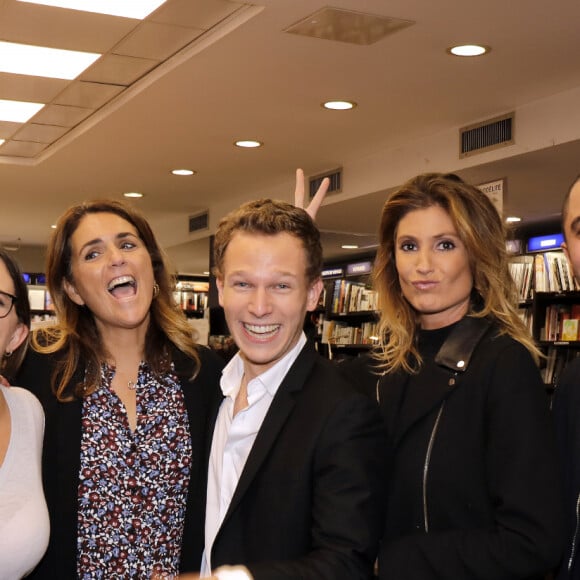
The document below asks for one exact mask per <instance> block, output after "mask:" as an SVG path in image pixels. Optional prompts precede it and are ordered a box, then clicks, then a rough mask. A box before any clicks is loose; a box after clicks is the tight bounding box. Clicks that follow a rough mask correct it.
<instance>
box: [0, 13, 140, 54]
mask: <svg viewBox="0 0 580 580" xmlns="http://www.w3.org/2000/svg"><path fill="white" fill-rule="evenodd" d="M0 8H1V10H2V13H1V17H0V38H2V40H6V41H9V42H21V43H23V44H34V45H36V46H48V47H51V48H63V49H68V50H81V51H85V52H98V53H100V54H102V53H104V52H107V51H108V50H110V48H111V47H112V46H114V45H115V44H116V43H117V42H119V40H121V39H122V38H123V37H124V36H126V35H127V34H128V33H129V32H131V30H132V29H133V28H134V27H135V26H137V25H138V24H139V21H138V20H133V19H130V18H117V17H115V16H106V15H102V14H91V13H88V12H82V11H80V10H63V9H61V8H53V7H51V6H40V5H37V4H27V3H23V2H7V3H6V6H5V7H1V6H0ZM47 23H49V24H48V25H47Z"/></svg>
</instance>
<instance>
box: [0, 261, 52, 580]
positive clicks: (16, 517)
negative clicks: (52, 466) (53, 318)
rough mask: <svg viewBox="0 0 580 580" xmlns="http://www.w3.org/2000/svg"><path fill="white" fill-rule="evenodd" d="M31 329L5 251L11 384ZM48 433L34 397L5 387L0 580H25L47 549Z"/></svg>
mask: <svg viewBox="0 0 580 580" xmlns="http://www.w3.org/2000/svg"><path fill="white" fill-rule="evenodd" d="M29 327H30V305H29V303H28V292H27V289H26V284H24V280H23V278H22V274H21V272H20V269H19V268H18V266H17V264H16V263H15V262H14V260H13V259H12V258H11V257H10V256H9V255H8V254H6V253H5V252H3V251H1V250H0V354H1V355H2V356H1V363H0V369H1V372H2V373H3V374H4V375H5V376H7V377H8V378H10V377H11V376H13V374H14V373H15V372H16V370H17V369H18V367H19V365H20V363H21V361H22V359H23V357H24V353H25V351H26V345H27V337H28V331H29ZM43 431H44V415H43V411H42V407H41V405H40V403H39V401H38V400H37V399H36V398H35V397H34V395H32V394H31V393H30V392H28V391H25V390H24V389H20V388H18V387H11V388H8V387H4V386H0V580H15V579H18V578H22V577H24V576H26V574H27V573H28V572H30V571H31V570H32V569H33V568H34V567H35V566H36V564H37V563H38V562H39V560H40V559H41V558H42V555H43V554H44V551H45V550H46V546H47V545H48V536H49V520H48V511H47V508H46V502H45V500H44V494H43V491H42V479H41V455H42V438H43Z"/></svg>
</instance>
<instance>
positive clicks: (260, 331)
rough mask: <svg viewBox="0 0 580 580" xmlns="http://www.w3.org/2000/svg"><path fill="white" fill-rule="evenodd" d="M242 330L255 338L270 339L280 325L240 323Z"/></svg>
mask: <svg viewBox="0 0 580 580" xmlns="http://www.w3.org/2000/svg"><path fill="white" fill-rule="evenodd" d="M242 326H243V327H244V330H245V331H246V332H247V333H248V334H250V335H251V336H254V337H256V338H270V337H271V336H274V335H275V334H276V333H277V332H278V330H279V329H280V327H281V324H248V323H246V322H244V323H242Z"/></svg>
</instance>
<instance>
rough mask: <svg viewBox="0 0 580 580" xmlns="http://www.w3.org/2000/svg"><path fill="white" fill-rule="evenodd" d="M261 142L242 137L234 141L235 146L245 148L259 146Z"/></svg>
mask: <svg viewBox="0 0 580 580" xmlns="http://www.w3.org/2000/svg"><path fill="white" fill-rule="evenodd" d="M262 145H263V143H261V142H260V141H254V140H253V139H242V140H240V141H236V147H244V148H246V149H253V148H254V147H261V146H262Z"/></svg>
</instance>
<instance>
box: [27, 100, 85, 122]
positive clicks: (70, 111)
mask: <svg viewBox="0 0 580 580" xmlns="http://www.w3.org/2000/svg"><path fill="white" fill-rule="evenodd" d="M91 113H93V110H92V109H83V108H81V107H69V106H65V105H47V106H46V107H44V109H42V110H41V111H39V113H38V114H37V115H36V116H35V117H34V118H33V121H34V122H35V123H41V124H45V125H58V126H60V127H74V126H75V125H78V124H79V123H80V122H81V121H83V120H84V119H86V118H87V117H88V116H89V115H90V114H91Z"/></svg>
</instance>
